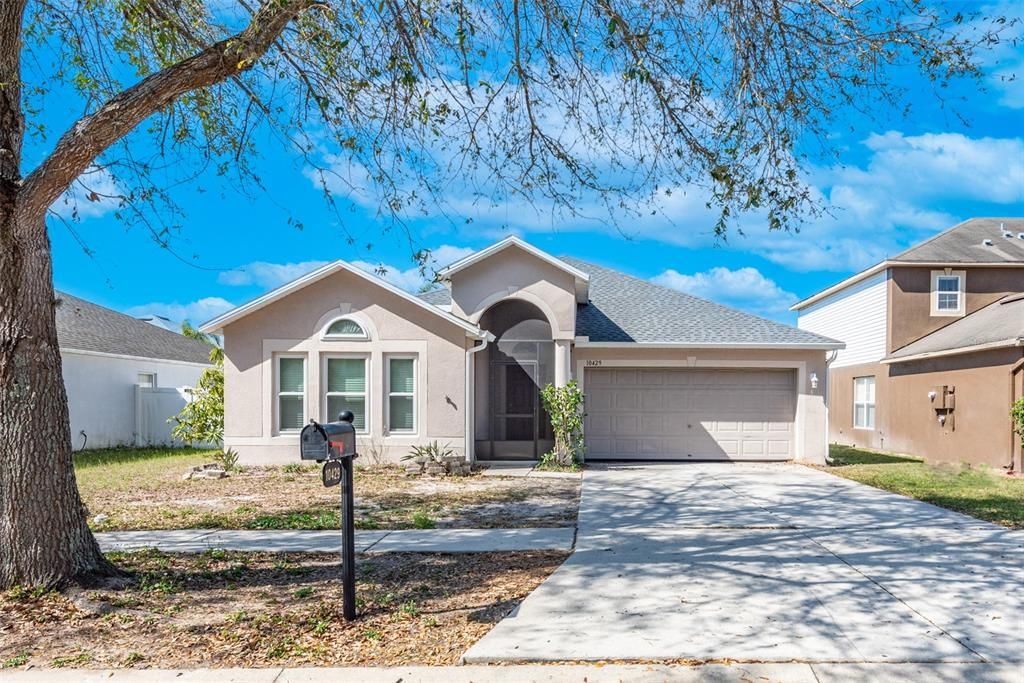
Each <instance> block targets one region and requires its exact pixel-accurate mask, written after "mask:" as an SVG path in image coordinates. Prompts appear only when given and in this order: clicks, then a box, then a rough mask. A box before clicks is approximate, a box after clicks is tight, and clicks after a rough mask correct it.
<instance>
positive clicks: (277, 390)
mask: <svg viewBox="0 0 1024 683" xmlns="http://www.w3.org/2000/svg"><path fill="white" fill-rule="evenodd" d="M286 358H298V359H300V360H301V361H302V391H288V392H282V391H281V361H282V360H284V359H286ZM308 374H309V363H308V361H307V359H306V354H304V353H275V354H274V433H275V434H298V433H299V432H301V431H302V427H304V426H305V422H306V419H307V417H308V410H309V399H308V397H307V394H308V393H309V377H308ZM282 396H298V397H300V398H301V399H302V422H303V424H302V425H300V426H299V427H298V428H297V429H282V428H281V397H282Z"/></svg>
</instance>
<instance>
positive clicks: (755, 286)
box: [651, 267, 797, 317]
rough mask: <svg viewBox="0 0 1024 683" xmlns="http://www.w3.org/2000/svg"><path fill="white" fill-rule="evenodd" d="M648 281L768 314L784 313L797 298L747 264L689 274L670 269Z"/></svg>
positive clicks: (764, 314) (759, 313)
mask: <svg viewBox="0 0 1024 683" xmlns="http://www.w3.org/2000/svg"><path fill="white" fill-rule="evenodd" d="M651 282H653V283H654V284H657V285H661V286H663V287H669V288H671V289H675V290H678V291H680V292H686V293H688V294H693V295H694V296H699V297H701V298H702V299H710V300H711V301H717V302H718V303H720V304H725V305H727V306H734V307H736V308H742V309H744V310H747V311H750V312H751V313H755V314H757V315H762V316H767V317H772V316H775V315H778V314H781V313H785V312H786V311H787V309H788V308H789V306H790V304H792V303H793V302H795V301H796V300H797V297H796V295H795V294H793V293H792V292H787V291H786V290H784V289H783V288H782V287H780V286H779V285H778V284H776V283H775V281H774V280H771V279H769V278H767V277H765V276H764V275H762V274H761V272H760V271H759V270H757V269H756V268H750V267H746V268H738V269H736V270H730V269H728V268H724V267H716V268H711V269H710V270H707V271H704V272H702V273H694V274H692V275H686V274H684V273H680V272H678V271H676V270H673V269H669V270H666V271H664V272H662V273H660V274H659V275H656V276H654V277H652V278H651Z"/></svg>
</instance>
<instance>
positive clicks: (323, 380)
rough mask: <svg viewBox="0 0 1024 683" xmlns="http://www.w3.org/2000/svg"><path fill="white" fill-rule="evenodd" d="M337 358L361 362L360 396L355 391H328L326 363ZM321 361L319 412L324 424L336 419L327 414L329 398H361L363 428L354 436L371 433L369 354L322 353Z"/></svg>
mask: <svg viewBox="0 0 1024 683" xmlns="http://www.w3.org/2000/svg"><path fill="white" fill-rule="evenodd" d="M339 358H342V359H344V358H349V359H353V358H354V359H358V360H361V361H363V379H364V382H363V386H364V388H363V392H362V394H360V393H358V392H355V391H328V381H327V365H328V361H330V360H331V359H339ZM321 359H322V362H321V369H320V387H321V389H322V391H321V393H322V394H323V401H322V403H321V410H320V412H322V413H323V415H324V422H332V421H334V420H335V419H336V418H337V417H338V416H337V415H329V414H328V413H327V409H328V401H327V399H328V397H329V396H342V397H344V396H362V397H363V410H364V411H365V412H366V415H365V420H364V423H365V426H364V427H363V429H357V430H356V434H369V433H370V431H371V417H372V414H373V411H372V410H370V406H371V405H372V404H371V402H370V401H371V394H372V389H371V387H372V384H373V383H372V382H371V381H370V377H372V374H371V368H370V363H371V360H370V354H369V353H339V352H331V353H324V354H322V356H321Z"/></svg>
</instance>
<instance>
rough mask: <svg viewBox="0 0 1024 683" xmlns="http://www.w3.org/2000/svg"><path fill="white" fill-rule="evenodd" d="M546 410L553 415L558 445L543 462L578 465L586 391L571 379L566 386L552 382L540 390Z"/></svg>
mask: <svg viewBox="0 0 1024 683" xmlns="http://www.w3.org/2000/svg"><path fill="white" fill-rule="evenodd" d="M540 397H541V400H542V401H543V402H544V410H545V411H547V414H548V417H549V418H550V419H551V430H552V431H553V432H554V435H555V447H554V448H553V449H552V450H551V451H550V452H549V453H545V454H544V456H543V457H542V458H541V461H540V466H541V467H542V468H548V469H570V470H576V469H579V462H580V456H581V455H582V454H583V418H585V417H586V413H584V412H583V402H584V399H583V392H582V391H580V387H579V385H578V384H576V380H571V381H570V382H569V383H568V384H566V385H565V386H564V387H556V386H554V385H552V384H549V385H547V386H546V387H544V388H543V389H542V390H541V392H540Z"/></svg>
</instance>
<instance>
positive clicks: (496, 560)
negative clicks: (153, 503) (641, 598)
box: [0, 551, 567, 668]
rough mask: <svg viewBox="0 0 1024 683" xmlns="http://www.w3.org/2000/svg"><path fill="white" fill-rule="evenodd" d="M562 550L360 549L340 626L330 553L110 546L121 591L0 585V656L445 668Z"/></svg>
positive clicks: (123, 662)
mask: <svg viewBox="0 0 1024 683" xmlns="http://www.w3.org/2000/svg"><path fill="white" fill-rule="evenodd" d="M566 555H567V553H564V552H554V551H535V552H515V553H480V554H460V555H443V554H437V555H430V554H414V553H387V554H380V555H362V556H359V558H358V563H357V567H356V569H357V576H358V583H357V596H358V602H359V613H360V616H359V618H358V619H357V620H356V621H354V622H351V623H348V622H345V621H344V620H343V619H342V618H341V589H340V583H339V580H338V576H339V566H338V565H337V559H336V557H335V556H332V555H316V554H298V553H293V554H271V553H233V552H225V551H210V552H207V553H203V554H201V555H169V554H164V553H160V552H156V551H144V552H139V553H130V554H113V555H111V557H112V558H113V559H114V561H115V562H116V563H117V564H118V565H120V566H122V567H123V568H125V569H127V570H130V571H132V572H133V573H134V580H133V582H132V584H131V585H130V586H128V587H125V588H119V589H97V590H92V591H88V592H86V593H83V594H81V595H80V596H78V599H77V600H76V601H72V600H70V599H69V598H68V597H67V596H65V595H61V594H59V593H43V594H38V593H32V592H26V591H10V592H8V593H6V594H0V665H2V664H4V663H6V665H7V666H10V667H12V668H13V667H15V666H24V665H26V664H27V665H30V666H38V667H85V668H107V667H163V668H193V667H267V666H352V665H367V666H395V665H405V664H429V665H439V664H454V663H456V662H457V661H458V659H459V657H460V655H462V653H463V652H465V650H466V649H467V648H468V647H469V646H470V645H472V644H473V643H474V642H476V640H478V639H479V638H480V637H481V636H483V635H484V634H485V633H486V632H487V631H489V630H490V628H491V626H492V625H493V624H494V623H496V622H497V621H498V620H500V619H501V618H502V617H503V616H504V615H505V614H507V613H508V612H509V611H510V610H511V609H512V608H513V607H515V605H517V604H518V603H519V602H520V601H521V600H522V599H523V598H524V597H526V595H528V594H529V593H530V592H531V591H532V590H533V589H534V588H536V587H537V585H539V584H540V583H541V582H542V581H543V580H544V579H545V578H546V577H547V576H548V575H549V574H550V573H551V572H552V571H554V570H555V569H556V568H557V567H558V565H559V564H561V562H562V561H563V560H564V559H565V557H566ZM76 605H79V606H81V605H87V606H88V609H84V610H83V609H81V608H80V607H79V606H76Z"/></svg>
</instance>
